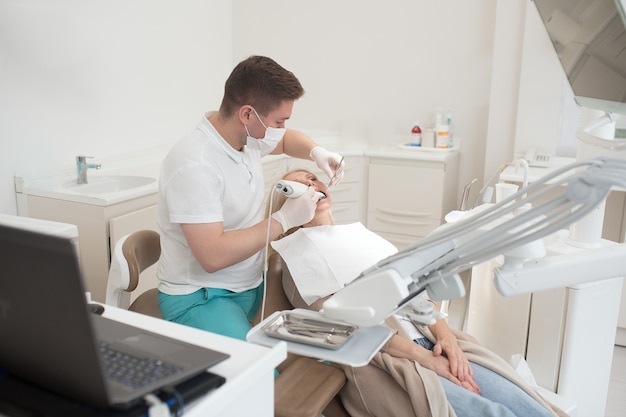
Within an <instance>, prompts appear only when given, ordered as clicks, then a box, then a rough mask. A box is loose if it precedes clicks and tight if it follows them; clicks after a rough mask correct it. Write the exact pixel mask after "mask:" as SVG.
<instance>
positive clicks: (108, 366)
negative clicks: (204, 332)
mask: <svg viewBox="0 0 626 417" xmlns="http://www.w3.org/2000/svg"><path fill="white" fill-rule="evenodd" d="M100 358H101V361H102V364H103V366H104V372H105V374H106V377H107V378H108V379H111V380H113V381H115V382H119V383H120V384H123V385H126V386H129V387H132V388H142V387H145V386H146V385H150V384H153V383H155V382H158V381H160V380H161V379H163V378H166V377H168V376H171V375H175V374H177V373H179V372H181V371H182V369H183V368H181V367H178V366H176V365H173V364H170V363H167V362H163V361H160V360H156V359H151V358H143V357H139V356H134V355H132V354H129V353H126V352H122V351H120V350H118V349H116V348H115V347H113V346H111V345H108V344H107V343H105V342H100Z"/></svg>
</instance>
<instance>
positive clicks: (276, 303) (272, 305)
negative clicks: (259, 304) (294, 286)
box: [253, 253, 350, 417]
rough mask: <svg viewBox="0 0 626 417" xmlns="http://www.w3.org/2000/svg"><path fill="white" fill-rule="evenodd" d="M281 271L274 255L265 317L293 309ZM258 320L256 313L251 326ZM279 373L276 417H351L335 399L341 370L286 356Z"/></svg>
mask: <svg viewBox="0 0 626 417" xmlns="http://www.w3.org/2000/svg"><path fill="white" fill-rule="evenodd" d="M282 271H283V264H282V260H281V258H280V255H279V254H277V253H275V254H273V255H272V256H271V257H270V258H269V261H268V271H267V276H266V280H265V286H266V299H265V317H268V316H270V315H271V314H272V313H273V312H275V311H283V310H292V309H293V305H291V303H290V302H289V299H288V298H287V296H286V295H285V292H284V291H283V284H282ZM261 320H262V318H261V309H259V312H258V313H257V316H256V318H255V320H254V323H253V325H256V324H258V323H259V322H260V321H261ZM278 372H279V373H280V375H279V376H278V378H277V379H276V381H275V386H274V392H275V394H274V396H275V397H274V416H275V417H319V416H320V415H321V414H323V415H324V417H350V415H349V414H348V413H347V411H346V410H345V408H344V407H343V405H342V404H341V400H340V399H339V396H338V395H337V394H338V393H339V391H340V390H341V388H342V387H343V386H344V384H345V382H346V376H345V374H344V373H343V371H342V370H341V369H339V368H335V367H334V366H332V365H329V364H325V363H322V362H319V361H317V360H315V359H311V358H307V357H303V356H298V355H294V354H291V353H289V354H288V355H287V359H285V360H284V361H283V362H282V363H281V364H280V365H279V366H278Z"/></svg>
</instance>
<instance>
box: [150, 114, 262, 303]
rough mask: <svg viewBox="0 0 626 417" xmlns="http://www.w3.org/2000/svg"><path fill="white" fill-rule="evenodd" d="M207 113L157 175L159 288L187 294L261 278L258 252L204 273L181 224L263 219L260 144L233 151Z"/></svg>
mask: <svg viewBox="0 0 626 417" xmlns="http://www.w3.org/2000/svg"><path fill="white" fill-rule="evenodd" d="M211 114H213V113H207V114H206V115H205V116H204V117H203V118H202V120H201V121H200V123H199V124H198V126H197V127H196V128H195V129H194V130H193V131H192V132H191V133H189V134H188V135H187V136H186V137H184V138H183V139H182V140H181V141H180V142H178V143H177V144H176V145H175V146H174V147H173V148H172V149H171V150H170V152H169V153H168V154H167V156H166V157H165V159H164V160H163V163H162V166H161V172H160V177H159V200H158V226H159V230H160V233H161V258H160V259H159V264H158V268H157V277H158V279H159V290H160V291H162V292H164V293H166V294H172V295H180V294H190V293H192V292H195V291H196V290H198V289H200V288H204V287H211V288H225V289H228V290H230V291H235V292H241V291H245V290H248V289H251V288H255V287H257V286H258V285H259V284H260V283H261V280H262V277H261V272H262V268H263V253H262V252H263V251H260V252H258V253H256V254H255V255H253V256H251V257H250V258H248V259H245V260H244V261H242V262H239V263H237V264H235V265H231V266H229V267H227V268H224V269H222V270H220V271H217V272H213V273H209V272H206V271H205V270H204V269H203V268H202V267H201V266H200V264H199V263H198V261H197V260H196V258H195V257H194V256H193V254H192V252H191V249H190V248H189V245H188V244H187V241H186V240H185V236H184V235H183V232H182V229H181V227H180V224H181V223H215V222H222V223H223V224H224V230H225V231H229V230H238V229H243V228H247V227H250V226H253V225H255V224H257V223H259V222H260V221H261V220H263V218H264V207H263V199H264V194H265V190H264V183H263V167H262V165H261V157H262V156H264V155H265V154H267V153H269V152H271V150H272V149H268V148H265V149H263V150H261V149H260V147H259V146H258V142H259V140H250V141H248V144H247V145H246V146H245V147H244V149H243V151H241V152H240V151H237V150H235V149H233V148H232V147H231V146H230V145H229V144H228V143H227V142H226V141H225V140H224V139H223V138H222V137H221V136H220V134H219V133H218V132H217V131H216V130H215V128H214V127H213V125H212V124H211V123H210V122H209V121H208V118H209V117H210V116H211Z"/></svg>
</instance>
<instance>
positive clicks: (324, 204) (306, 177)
mask: <svg viewBox="0 0 626 417" xmlns="http://www.w3.org/2000/svg"><path fill="white" fill-rule="evenodd" d="M284 179H286V180H289V181H296V182H300V183H302V184H305V185H307V186H310V187H313V189H314V190H315V191H320V192H322V193H324V195H326V198H324V199H322V200H320V201H318V202H317V208H316V209H315V215H316V216H317V215H318V214H320V213H322V212H325V211H329V210H331V209H332V207H333V202H332V199H331V198H330V194H329V193H328V187H327V186H326V184H324V183H323V182H322V181H320V180H319V179H318V178H317V176H316V175H314V174H312V173H310V172H308V171H294V172H290V173H289V174H287V175H285V177H284Z"/></svg>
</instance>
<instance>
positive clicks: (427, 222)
mask: <svg viewBox="0 0 626 417" xmlns="http://www.w3.org/2000/svg"><path fill="white" fill-rule="evenodd" d="M376 219H377V220H379V221H381V222H382V223H390V224H399V225H402V226H430V225H431V222H429V221H424V222H420V221H413V222H411V221H406V220H404V221H403V220H395V219H388V218H383V217H380V216H376Z"/></svg>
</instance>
